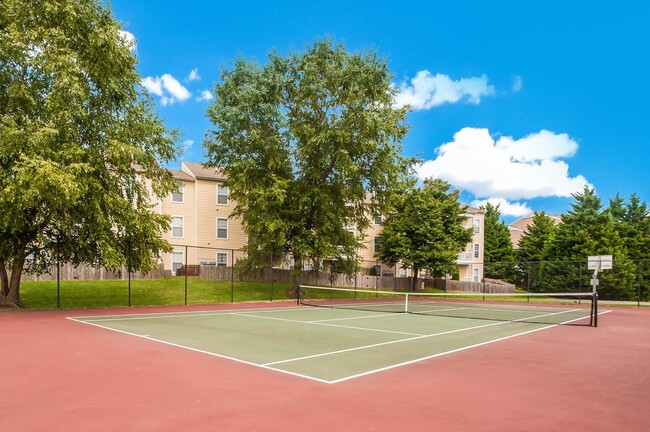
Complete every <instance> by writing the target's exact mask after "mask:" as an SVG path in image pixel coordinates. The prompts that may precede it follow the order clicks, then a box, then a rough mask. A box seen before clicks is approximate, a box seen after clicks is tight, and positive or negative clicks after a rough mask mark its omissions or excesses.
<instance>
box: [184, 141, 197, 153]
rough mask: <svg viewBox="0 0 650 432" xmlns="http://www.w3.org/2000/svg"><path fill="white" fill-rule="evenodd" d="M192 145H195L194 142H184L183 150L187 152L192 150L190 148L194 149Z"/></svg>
mask: <svg viewBox="0 0 650 432" xmlns="http://www.w3.org/2000/svg"><path fill="white" fill-rule="evenodd" d="M192 145H194V140H185V141H183V150H184V151H185V152H187V151H188V150H189V149H190V147H192Z"/></svg>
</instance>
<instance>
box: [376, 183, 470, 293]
mask: <svg viewBox="0 0 650 432" xmlns="http://www.w3.org/2000/svg"><path fill="white" fill-rule="evenodd" d="M449 188H450V184H449V183H447V182H445V181H443V180H438V179H436V180H425V182H424V186H423V187H422V188H418V187H415V188H412V189H410V190H408V191H407V192H406V193H403V194H399V195H397V196H396V197H395V201H394V203H393V208H394V209H395V211H393V212H392V213H389V214H388V215H387V217H386V219H385V221H384V224H383V225H384V226H383V232H382V237H381V239H382V241H381V243H380V252H379V258H380V259H381V260H382V261H384V262H390V263H397V262H401V264H402V265H403V266H405V267H411V268H412V269H413V280H412V286H411V290H415V287H416V286H417V275H418V273H419V271H420V270H427V271H429V272H430V273H431V274H432V275H433V276H438V277H440V276H442V275H444V274H448V273H451V272H452V269H453V268H455V267H456V261H457V260H458V254H459V253H460V252H461V251H462V250H463V249H464V248H465V246H466V245H467V243H469V242H470V241H472V235H473V229H472V228H470V229H468V228H465V227H464V226H463V222H464V221H465V216H463V213H464V206H462V205H461V204H460V203H459V202H458V197H459V192H458V190H454V191H451V192H450V191H449Z"/></svg>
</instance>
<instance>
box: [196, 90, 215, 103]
mask: <svg viewBox="0 0 650 432" xmlns="http://www.w3.org/2000/svg"><path fill="white" fill-rule="evenodd" d="M212 99H214V96H213V95H212V93H210V91H209V90H203V91H202V92H201V95H200V96H199V97H197V98H196V101H197V102H202V101H209V100H212Z"/></svg>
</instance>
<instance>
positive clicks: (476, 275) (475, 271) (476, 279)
mask: <svg viewBox="0 0 650 432" xmlns="http://www.w3.org/2000/svg"><path fill="white" fill-rule="evenodd" d="M474 282H478V269H474Z"/></svg>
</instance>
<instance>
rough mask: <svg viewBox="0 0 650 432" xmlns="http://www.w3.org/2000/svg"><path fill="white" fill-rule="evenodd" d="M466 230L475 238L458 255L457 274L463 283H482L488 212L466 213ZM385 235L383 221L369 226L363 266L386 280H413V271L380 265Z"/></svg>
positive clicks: (361, 256)
mask: <svg viewBox="0 0 650 432" xmlns="http://www.w3.org/2000/svg"><path fill="white" fill-rule="evenodd" d="M464 216H465V227H466V228H472V233H473V238H472V241H471V242H470V243H468V244H467V246H466V247H465V250H464V251H463V252H461V253H460V254H459V255H458V259H457V261H456V262H457V264H458V274H459V279H460V280H461V281H473V282H480V281H481V279H482V278H483V252H484V247H483V246H484V245H485V237H484V236H485V234H484V226H485V211H484V210H480V209H477V208H474V207H469V206H468V207H466V209H465V213H464ZM381 233H382V218H381V217H378V218H376V219H374V221H373V223H372V224H371V225H370V228H369V230H368V232H367V233H366V238H365V240H364V241H363V244H364V246H363V248H362V249H361V250H360V251H359V255H360V258H361V262H362V266H363V267H366V268H373V270H372V272H373V274H376V275H380V276H381V275H384V276H393V275H394V276H399V277H407V276H412V274H411V270H410V269H405V268H402V267H401V266H400V265H399V264H398V265H397V266H395V265H393V264H391V263H383V262H381V261H380V260H379V259H378V258H377V256H376V254H377V252H379V245H380V244H381Z"/></svg>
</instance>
